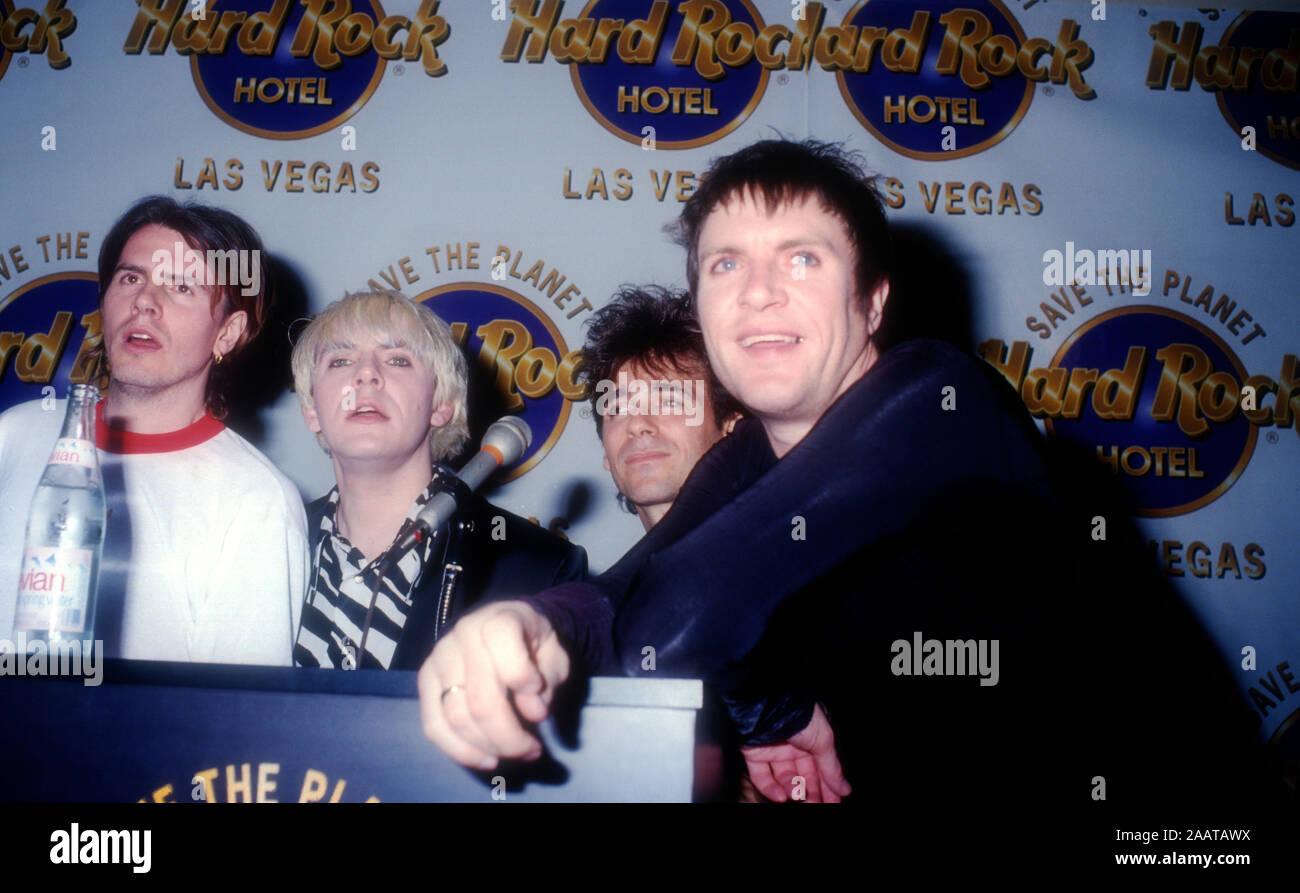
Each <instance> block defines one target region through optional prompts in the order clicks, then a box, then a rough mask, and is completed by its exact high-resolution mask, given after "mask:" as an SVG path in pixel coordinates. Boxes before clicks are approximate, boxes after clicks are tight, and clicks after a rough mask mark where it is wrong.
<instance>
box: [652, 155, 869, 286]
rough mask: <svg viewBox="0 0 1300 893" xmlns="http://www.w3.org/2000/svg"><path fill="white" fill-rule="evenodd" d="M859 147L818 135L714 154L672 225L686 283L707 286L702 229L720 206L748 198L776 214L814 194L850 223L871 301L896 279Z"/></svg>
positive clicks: (861, 281) (860, 280) (859, 277)
mask: <svg viewBox="0 0 1300 893" xmlns="http://www.w3.org/2000/svg"><path fill="white" fill-rule="evenodd" d="M864 164H865V162H864V161H863V159H862V157H861V156H860V155H858V154H857V153H855V152H849V151H847V150H845V149H844V148H842V147H841V146H839V145H837V144H834V143H822V142H818V141H817V140H804V141H802V142H794V141H791V140H763V141H762V142H757V143H754V144H753V145H751V146H746V147H745V148H743V149H741V150H740V151H738V152H733V153H732V154H730V155H726V156H724V157H722V158H715V159H714V160H713V161H712V163H711V164H710V166H709V169H708V171H706V172H705V173H704V175H703V177H702V182H701V183H700V186H699V188H698V189H696V190H695V192H694V193H693V194H692V195H691V197H690V199H688V200H687V202H686V205H685V207H683V208H682V215H681V217H680V218H679V219H678V220H676V221H674V222H673V223H671V224H669V225H668V227H667V229H668V231H669V232H670V233H671V234H672V236H673V240H674V241H675V242H677V244H679V245H681V246H682V247H683V248H685V249H686V281H687V282H688V283H690V287H691V292H692V293H695V291H696V290H697V289H698V288H699V284H700V256H699V245H700V230H701V229H703V228H704V221H705V220H706V219H707V218H708V216H709V215H710V214H712V213H713V211H714V209H716V208H717V207H718V205H721V204H725V203H726V202H729V201H731V200H732V199H733V198H736V197H738V196H744V195H751V196H753V198H754V200H755V202H760V201H761V202H763V203H765V204H766V205H767V210H768V212H769V213H772V212H774V211H776V210H777V208H779V207H781V206H782V205H784V204H788V203H790V202H798V201H802V200H805V199H807V198H809V197H810V196H815V197H816V198H817V199H818V200H819V201H820V202H821V204H822V206H823V207H824V208H826V210H827V211H829V212H830V213H832V214H834V215H835V216H836V217H838V218H839V219H840V222H842V223H843V224H844V228H845V230H846V231H847V232H848V236H849V241H850V242H851V243H852V245H853V250H854V253H855V255H856V260H857V269H856V282H857V287H858V296H859V297H860V298H861V299H862V300H863V302H864V303H865V302H866V301H868V300H870V297H871V294H872V293H873V292H874V291H875V290H876V287H877V286H878V285H879V284H880V283H881V282H884V281H887V280H888V278H889V270H888V265H887V259H888V258H889V256H890V246H889V223H888V221H886V219H885V208H884V203H883V202H882V201H881V198H880V193H879V191H877V189H876V184H875V177H873V176H869V175H868V174H866V173H865V171H864V170H863V167H864Z"/></svg>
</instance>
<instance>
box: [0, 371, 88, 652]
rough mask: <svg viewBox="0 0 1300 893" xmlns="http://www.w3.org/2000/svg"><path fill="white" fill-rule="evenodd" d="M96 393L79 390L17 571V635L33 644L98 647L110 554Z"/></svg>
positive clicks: (71, 396) (74, 390)
mask: <svg viewBox="0 0 1300 893" xmlns="http://www.w3.org/2000/svg"><path fill="white" fill-rule="evenodd" d="M98 402H99V391H98V389H96V388H94V387H91V386H90V385H82V384H77V385H73V386H72V387H71V388H70V389H69V392H68V414H67V415H66V416H65V417H64V419H63V429H62V431H61V432H60V433H59V439H58V440H56V441H55V442H54V450H53V451H52V452H51V453H50V461H49V462H48V463H47V464H46V466H45V471H44V473H43V474H42V475H41V480H40V483H39V484H38V485H37V487H36V495H35V496H34V497H33V498H32V508H31V511H30V512H29V513H28V515H27V540H26V545H25V547H24V549H23V562H22V565H21V567H20V568H19V579H18V606H17V610H16V611H15V612H14V632H15V633H18V632H24V633H26V637H27V641H28V642H29V643H31V642H36V641H43V642H45V643H47V645H48V644H50V643H54V642H68V641H74V640H82V641H92V640H93V639H94V629H95V601H96V598H95V596H96V594H97V589H98V583H99V557H100V553H101V552H102V551H103V548H104V522H105V507H104V482H103V478H102V477H101V475H100V472H99V456H98V454H97V453H96V452H95V406H96V404H97V403H98Z"/></svg>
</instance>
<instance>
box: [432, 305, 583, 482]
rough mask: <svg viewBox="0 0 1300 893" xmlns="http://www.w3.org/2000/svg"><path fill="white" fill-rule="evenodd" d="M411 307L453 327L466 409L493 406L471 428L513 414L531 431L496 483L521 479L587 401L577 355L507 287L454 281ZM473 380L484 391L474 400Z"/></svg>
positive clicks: (532, 307)
mask: <svg viewBox="0 0 1300 893" xmlns="http://www.w3.org/2000/svg"><path fill="white" fill-rule="evenodd" d="M413 300H415V301H418V302H422V303H424V304H426V305H427V306H428V307H429V309H430V310H432V311H433V312H434V313H436V314H438V316H440V317H441V318H442V319H445V320H447V322H448V323H449V324H450V325H451V331H452V334H453V335H454V336H455V338H456V343H457V344H459V345H460V346H461V349H462V350H464V351H465V354H466V357H467V358H468V360H469V362H470V366H471V371H470V388H471V397H470V405H471V406H475V407H483V406H490V407H492V411H491V412H489V413H487V415H489V416H491V418H487V417H485V418H483V419H471V420H470V421H471V424H475V423H484V424H485V423H486V422H491V421H493V420H494V419H495V418H496V417H498V416H499V415H503V414H506V413H510V414H515V415H518V416H520V417H521V418H522V419H523V420H524V421H525V422H527V423H528V426H529V427H530V428H531V429H532V431H533V442H532V443H531V444H530V445H529V447H528V450H527V451H526V452H525V453H524V456H523V458H522V459H521V460H520V461H519V462H518V463H517V464H515V465H514V466H513V467H512V468H510V469H509V470H508V471H506V472H504V473H503V474H502V475H501V481H502V482H503V483H504V482H505V481H510V480H514V479H515V478H518V477H520V476H522V475H524V474H526V473H527V472H528V471H529V470H530V469H532V468H533V467H534V466H536V465H537V463H538V462H541V461H542V459H544V458H545V457H546V454H547V453H549V452H550V451H551V448H552V447H554V446H555V444H556V443H557V442H558V441H559V439H560V435H561V434H562V433H563V432H564V427H565V425H566V424H567V423H568V420H569V411H570V409H571V406H572V403H573V402H574V401H575V400H582V399H583V398H584V397H585V396H586V390H585V388H584V386H583V385H581V384H579V383H577V382H575V381H574V373H575V372H577V370H578V366H579V364H580V363H581V361H582V353H581V351H579V350H576V349H575V350H570V349H569V347H568V345H566V344H565V342H564V337H563V336H562V335H561V334H560V331H559V329H557V328H556V327H555V323H553V322H552V321H551V319H550V318H549V317H548V316H547V315H546V314H545V313H544V312H543V311H542V310H541V309H539V308H538V307H537V305H535V304H534V303H533V302H532V301H530V300H528V299H527V298H525V297H523V296H522V295H520V294H518V293H517V292H515V291H513V290H511V289H509V288H506V287H504V286H500V285H496V284H489V283H484V282H455V283H449V284H447V285H441V286H438V287H437V288H433V289H430V290H428V291H426V292H423V293H421V294H419V295H417V296H416V297H415V298H414V299H413ZM476 380H477V382H478V383H479V384H480V385H482V387H481V389H479V390H478V392H477V393H475V392H474V391H475V384H476ZM480 427H482V424H480ZM478 433H481V432H477V431H476V432H475V435H476V436H477V434H478ZM476 442H477V441H476Z"/></svg>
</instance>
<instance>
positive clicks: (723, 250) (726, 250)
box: [700, 245, 740, 257]
mask: <svg viewBox="0 0 1300 893" xmlns="http://www.w3.org/2000/svg"><path fill="white" fill-rule="evenodd" d="M739 253H740V249H739V248H737V247H735V246H734V245H719V246H717V247H716V248H709V249H708V250H707V251H701V252H700V257H712V256H713V255H715V254H739Z"/></svg>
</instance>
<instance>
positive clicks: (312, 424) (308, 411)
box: [298, 400, 320, 434]
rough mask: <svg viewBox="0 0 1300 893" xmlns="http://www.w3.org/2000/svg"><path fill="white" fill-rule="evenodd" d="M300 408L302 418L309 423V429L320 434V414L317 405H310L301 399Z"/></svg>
mask: <svg viewBox="0 0 1300 893" xmlns="http://www.w3.org/2000/svg"><path fill="white" fill-rule="evenodd" d="M298 408H299V409H301V410H302V420H303V421H304V422H306V423H307V430H308V431H311V432H313V433H315V434H319V433H320V415H319V414H318V413H317V412H316V407H314V406H308V405H307V404H306V403H304V402H303V401H301V400H299V401H298Z"/></svg>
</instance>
